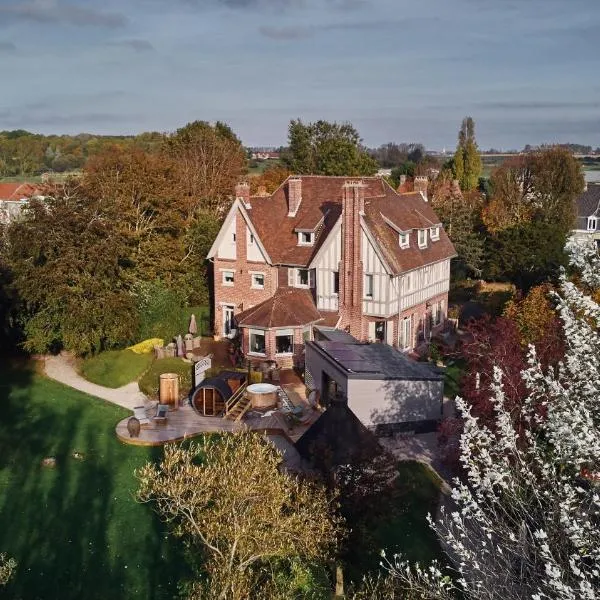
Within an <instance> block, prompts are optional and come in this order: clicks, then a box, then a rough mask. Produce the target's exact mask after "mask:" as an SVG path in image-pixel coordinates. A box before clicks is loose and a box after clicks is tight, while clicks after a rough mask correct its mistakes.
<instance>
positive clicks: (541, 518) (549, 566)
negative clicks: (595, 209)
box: [383, 244, 600, 600]
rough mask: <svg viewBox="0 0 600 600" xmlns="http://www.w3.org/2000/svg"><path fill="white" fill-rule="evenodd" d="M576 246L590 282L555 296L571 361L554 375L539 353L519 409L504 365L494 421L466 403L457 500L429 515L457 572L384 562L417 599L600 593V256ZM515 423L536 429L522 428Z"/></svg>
mask: <svg viewBox="0 0 600 600" xmlns="http://www.w3.org/2000/svg"><path fill="white" fill-rule="evenodd" d="M569 250H570V252H571V256H572V258H571V264H572V265H573V266H574V267H575V268H577V269H578V271H579V272H580V275H581V284H580V286H576V285H575V284H574V283H572V282H571V281H569V280H568V279H567V278H566V276H563V277H562V282H561V292H560V295H559V296H557V302H558V311H559V315H560V318H561V321H562V324H563V328H564V333H565V339H566V352H565V356H564V360H563V361H562V362H561V363H560V364H559V366H558V368H557V369H555V370H552V369H550V370H549V371H548V372H544V371H543V369H542V367H541V366H540V363H539V361H538V360H537V357H536V353H535V349H534V348H533V347H531V348H530V353H529V366H528V368H527V369H526V370H525V371H523V373H522V376H523V378H524V381H525V383H526V385H527V388H528V396H527V398H526V399H525V401H524V402H523V404H522V406H521V407H520V408H519V413H520V414H517V415H515V413H514V411H513V413H512V414H511V413H510V412H509V411H508V409H507V408H506V406H505V395H504V390H503V387H502V373H501V371H500V370H496V371H495V373H494V381H493V384H492V393H493V403H494V407H495V424H494V427H493V428H489V427H486V426H484V425H482V424H480V423H479V422H478V420H477V418H476V417H474V416H473V415H472V414H471V410H470V407H469V406H468V405H467V404H466V403H465V402H464V401H463V400H461V399H460V398H459V399H457V405H458V408H459V410H460V412H461V413H462V416H463V419H464V433H463V435H462V438H461V443H460V445H461V462H462V465H463V467H464V470H465V479H464V480H459V479H456V480H455V482H454V487H453V490H452V495H451V498H452V502H451V503H450V504H451V506H452V507H451V508H450V509H446V510H444V509H442V510H441V514H440V515H439V518H437V519H435V520H434V519H432V518H431V517H430V524H431V526H432V527H433V529H434V530H435V531H436V532H437V533H438V535H439V536H440V538H441V540H442V541H443V543H444V544H445V546H446V550H447V553H448V556H449V558H450V560H451V563H452V564H453V565H454V567H455V570H456V573H455V575H453V576H452V577H449V576H448V574H445V573H444V572H443V571H442V570H441V568H440V567H439V565H435V564H434V565H431V566H430V567H426V568H423V567H419V566H417V567H415V566H411V565H409V564H408V563H407V562H406V561H403V560H402V557H399V556H395V557H393V558H385V557H384V563H383V564H384V566H386V567H387V570H388V572H389V574H390V577H391V578H392V579H393V580H394V581H395V582H396V584H397V587H398V588H402V589H405V590H408V593H409V595H410V597H417V598H427V599H428V598H432V599H433V598H453V597H457V596H459V595H460V597H463V598H472V599H475V598H476V599H477V600H485V599H498V600H499V599H502V600H512V599H525V598H529V599H533V600H547V599H556V600H594V599H597V598H600V336H599V334H598V331H599V329H598V328H599V326H600V306H599V305H598V304H597V303H596V302H594V301H593V300H592V298H591V297H590V296H589V295H586V293H585V292H584V291H582V288H584V289H586V290H593V289H598V287H600V258H599V257H598V253H597V251H596V249H595V247H594V246H592V245H576V244H571V245H570V248H569ZM516 421H519V422H521V423H523V422H525V423H527V424H528V427H525V428H523V427H521V428H519V433H518V432H517V429H516V427H515V422H516Z"/></svg>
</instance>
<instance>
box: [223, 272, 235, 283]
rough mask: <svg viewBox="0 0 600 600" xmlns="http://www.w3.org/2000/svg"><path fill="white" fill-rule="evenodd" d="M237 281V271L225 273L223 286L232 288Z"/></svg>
mask: <svg viewBox="0 0 600 600" xmlns="http://www.w3.org/2000/svg"><path fill="white" fill-rule="evenodd" d="M234 281H235V271H223V285H227V286H232V285H233V283H234Z"/></svg>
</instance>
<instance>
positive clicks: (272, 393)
mask: <svg viewBox="0 0 600 600" xmlns="http://www.w3.org/2000/svg"><path fill="white" fill-rule="evenodd" d="M246 394H247V396H248V398H249V399H250V404H251V405H252V408H254V409H256V410H268V409H270V408H277V387H276V386H274V385H271V384H270V383H253V384H252V385H249V386H248V387H247V388H246Z"/></svg>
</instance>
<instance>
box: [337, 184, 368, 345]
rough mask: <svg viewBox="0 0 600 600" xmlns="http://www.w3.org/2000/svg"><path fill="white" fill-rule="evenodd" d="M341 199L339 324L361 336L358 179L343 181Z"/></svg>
mask: <svg viewBox="0 0 600 600" xmlns="http://www.w3.org/2000/svg"><path fill="white" fill-rule="evenodd" d="M343 193H344V197H343V203H342V257H341V259H342V260H341V265H340V296H339V300H340V301H339V312H340V317H341V322H340V328H341V329H347V330H348V331H349V332H350V334H351V335H353V336H354V337H356V338H358V339H364V337H365V336H364V334H363V318H362V296H363V265H362V261H361V252H360V239H361V228H360V216H361V214H362V213H363V212H364V206H365V190H364V187H363V185H362V184H361V183H360V182H348V183H346V184H345V185H344V191H343Z"/></svg>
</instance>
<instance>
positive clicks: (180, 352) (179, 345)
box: [177, 334, 185, 356]
mask: <svg viewBox="0 0 600 600" xmlns="http://www.w3.org/2000/svg"><path fill="white" fill-rule="evenodd" d="M177 356H185V351H184V349H183V338H182V337H181V334H179V335H178V336H177Z"/></svg>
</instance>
